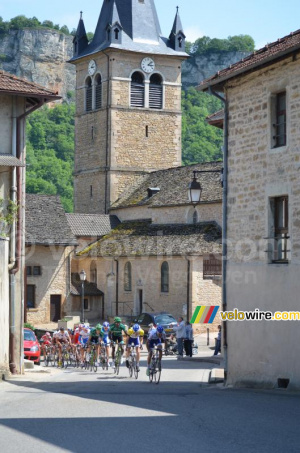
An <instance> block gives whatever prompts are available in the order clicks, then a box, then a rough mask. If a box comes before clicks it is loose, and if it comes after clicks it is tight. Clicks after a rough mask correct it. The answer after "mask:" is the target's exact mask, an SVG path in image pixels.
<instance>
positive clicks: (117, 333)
mask: <svg viewBox="0 0 300 453" xmlns="http://www.w3.org/2000/svg"><path fill="white" fill-rule="evenodd" d="M123 332H124V333H125V334H127V326H126V325H125V324H122V320H121V318H119V317H118V316H116V317H115V318H114V322H113V324H111V326H110V332H109V336H110V339H111V340H112V341H113V345H112V354H111V355H112V360H113V367H114V366H115V349H116V347H115V344H114V343H119V344H121V345H123V344H124V341H123ZM123 354H124V349H123V346H122V358H121V364H122V363H123Z"/></svg>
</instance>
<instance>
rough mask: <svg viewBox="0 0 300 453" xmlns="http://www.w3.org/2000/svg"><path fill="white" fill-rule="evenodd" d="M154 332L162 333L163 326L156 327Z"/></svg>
mask: <svg viewBox="0 0 300 453" xmlns="http://www.w3.org/2000/svg"><path fill="white" fill-rule="evenodd" d="M156 330H157V332H158V333H163V331H164V328H163V326H157V329H156Z"/></svg>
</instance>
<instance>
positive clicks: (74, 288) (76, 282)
mask: <svg viewBox="0 0 300 453" xmlns="http://www.w3.org/2000/svg"><path fill="white" fill-rule="evenodd" d="M81 285H82V283H81V280H80V276H79V274H76V273H74V274H72V275H71V288H70V289H71V294H72V295H73V296H81ZM84 294H85V295H86V296H103V292H102V291H101V290H100V289H98V288H97V285H96V283H91V282H89V281H88V280H86V281H85V282H84Z"/></svg>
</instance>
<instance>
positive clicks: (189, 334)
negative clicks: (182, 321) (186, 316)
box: [184, 322, 194, 357]
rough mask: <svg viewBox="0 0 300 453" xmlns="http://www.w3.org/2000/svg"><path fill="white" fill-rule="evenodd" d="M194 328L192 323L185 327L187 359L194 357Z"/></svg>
mask: <svg viewBox="0 0 300 453" xmlns="http://www.w3.org/2000/svg"><path fill="white" fill-rule="evenodd" d="M193 341H194V338H193V326H192V324H191V323H190V322H187V323H186V326H185V339H184V349H185V353H186V355H187V357H192V356H193Z"/></svg>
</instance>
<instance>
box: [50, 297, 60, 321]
mask: <svg viewBox="0 0 300 453" xmlns="http://www.w3.org/2000/svg"><path fill="white" fill-rule="evenodd" d="M60 311H61V295H52V296H50V321H53V322H57V321H58V320H59V319H60Z"/></svg>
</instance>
